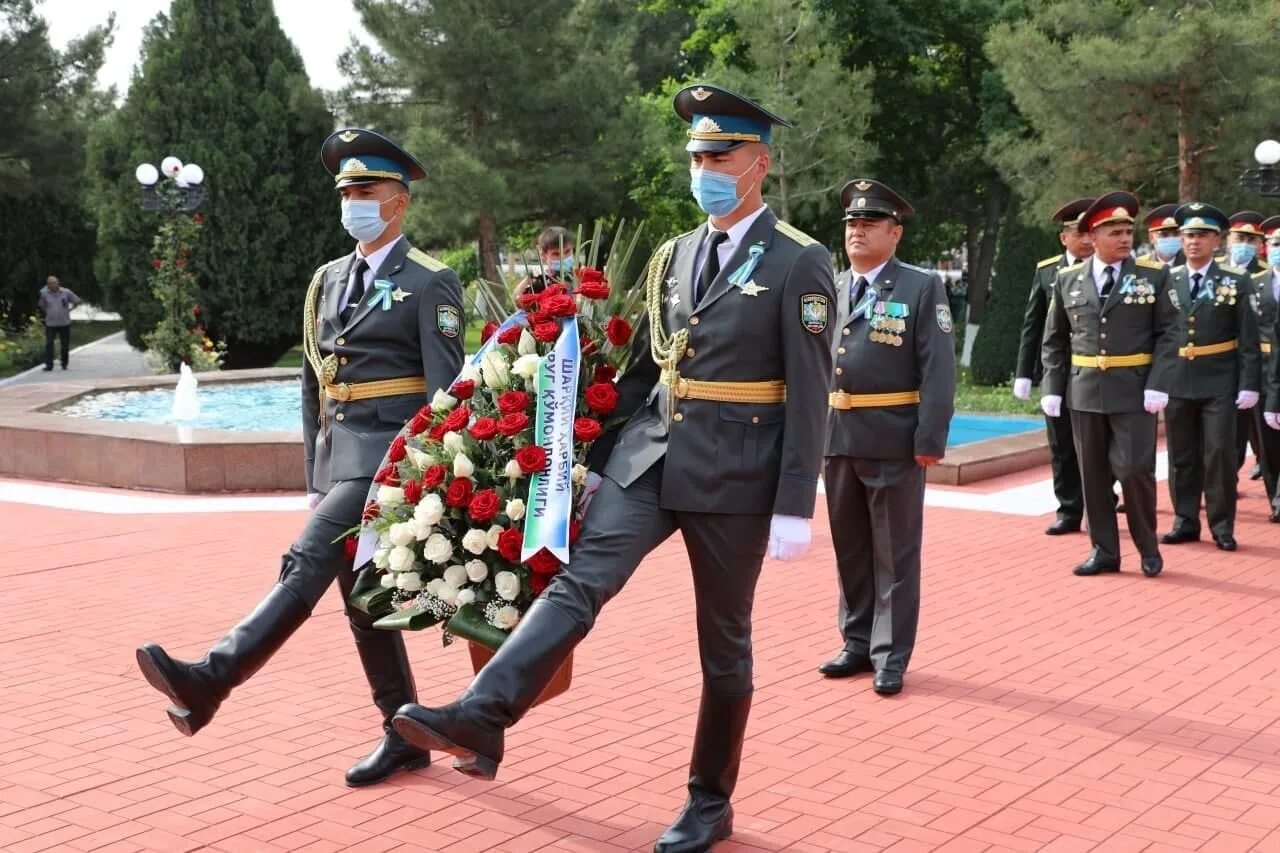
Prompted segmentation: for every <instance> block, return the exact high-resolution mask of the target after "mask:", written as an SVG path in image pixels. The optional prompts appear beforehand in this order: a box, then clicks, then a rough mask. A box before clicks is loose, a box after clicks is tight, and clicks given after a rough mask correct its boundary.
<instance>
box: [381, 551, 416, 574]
mask: <svg viewBox="0 0 1280 853" xmlns="http://www.w3.org/2000/svg"><path fill="white" fill-rule="evenodd" d="M387 567H388V568H389V569H391V571H393V572H407V571H409V570H410V569H412V568H413V549H412V548H406V547H405V546H403V545H397V546H396V547H394V548H392V549H391V553H390V554H389V555H387Z"/></svg>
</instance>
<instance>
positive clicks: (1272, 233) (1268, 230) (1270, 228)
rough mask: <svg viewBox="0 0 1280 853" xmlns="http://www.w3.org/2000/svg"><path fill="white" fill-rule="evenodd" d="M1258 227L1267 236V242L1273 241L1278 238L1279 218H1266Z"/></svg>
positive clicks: (1279, 232)
mask: <svg viewBox="0 0 1280 853" xmlns="http://www.w3.org/2000/svg"><path fill="white" fill-rule="evenodd" d="M1258 227H1259V228H1261V229H1262V233H1263V234H1266V235H1267V239H1268V240H1274V239H1276V238H1278V237H1280V216H1268V217H1267V218H1266V219H1264V220H1262V222H1261V223H1260V224H1259V225H1258Z"/></svg>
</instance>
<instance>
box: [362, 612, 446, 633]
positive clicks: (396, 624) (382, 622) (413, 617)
mask: <svg viewBox="0 0 1280 853" xmlns="http://www.w3.org/2000/svg"><path fill="white" fill-rule="evenodd" d="M439 621H440V617H439V616H436V615H435V614H434V613H428V612H427V611H425V610H421V609H419V608H417V607H406V608H404V609H403V610H397V611H395V612H394V613H392V614H391V615H389V616H383V617H382V618H381V619H379V620H378V621H377V622H374V623H373V627H375V628H381V629H382V630H384V631H421V630H422V629H424V628H430V627H431V626H432V625H435V624H436V623H438V622H439Z"/></svg>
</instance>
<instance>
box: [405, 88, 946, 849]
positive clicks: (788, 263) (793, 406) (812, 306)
mask: <svg viewBox="0 0 1280 853" xmlns="http://www.w3.org/2000/svg"><path fill="white" fill-rule="evenodd" d="M675 109H676V112H677V114H679V116H680V117H681V118H682V119H684V120H685V121H686V122H688V123H689V125H690V127H689V131H688V136H689V143H688V145H687V146H686V148H687V150H688V151H689V152H690V189H691V191H692V193H693V197H694V198H695V199H696V200H697V202H698V204H699V205H700V206H701V207H702V209H703V210H704V211H706V212H707V214H708V215H709V219H708V221H707V222H706V223H705V224H704V225H702V226H700V227H699V228H698V229H697V230H695V231H693V232H690V233H687V234H683V235H681V236H679V237H676V238H675V239H673V240H670V241H668V242H666V243H664V244H663V245H662V246H661V247H660V248H659V249H658V251H657V252H656V253H655V254H654V256H653V258H652V259H651V260H650V262H649V266H648V273H647V279H646V288H647V297H648V299H647V305H648V311H649V313H648V316H647V318H646V319H645V320H644V321H643V322H642V323H641V324H640V327H639V329H638V330H637V335H636V340H635V344H634V348H633V350H632V358H631V363H630V365H629V367H628V369H627V371H626V372H625V373H624V374H623V376H622V377H621V379H620V380H619V382H618V392H619V397H620V400H619V405H618V413H620V414H622V415H624V416H625V417H626V421H625V424H624V425H623V426H622V427H621V429H620V431H619V432H618V433H616V443H614V444H612V445H611V444H610V443H609V442H604V443H602V444H600V445H599V446H598V447H597V448H596V449H597V450H598V451H599V456H597V457H596V459H595V460H594V464H593V467H596V468H597V469H602V470H603V474H604V478H603V481H602V483H601V484H600V486H599V489H598V491H596V492H595V493H594V495H593V497H592V500H591V504H590V510H589V511H588V512H587V514H586V517H585V520H584V524H583V530H582V534H581V538H580V539H579V540H578V543H577V545H576V546H575V548H574V550H573V552H572V555H571V557H572V559H571V562H570V563H569V564H568V565H566V566H565V567H564V569H563V570H562V572H561V573H560V574H558V575H556V577H555V579H554V580H553V581H552V582H551V585H550V586H549V587H548V588H547V590H546V591H545V592H544V593H543V595H542V596H541V597H540V598H539V599H538V600H537V601H535V602H534V603H533V605H532V606H531V607H530V608H529V610H528V612H527V613H526V614H525V616H524V618H523V619H522V620H521V622H520V624H519V625H518V626H517V627H516V629H515V631H514V632H513V633H512V635H511V637H510V638H509V639H508V640H507V642H506V643H505V644H503V646H502V648H501V649H500V650H499V651H498V653H497V654H496V655H495V656H494V657H493V659H492V660H491V661H490V662H489V663H488V664H487V665H486V666H485V667H484V669H483V670H482V671H481V672H480V674H479V675H477V676H476V678H475V680H474V681H473V682H472V683H471V686H470V687H469V688H468V689H467V690H466V692H464V693H463V694H462V696H461V697H460V699H459V700H458V701H456V702H454V703H452V704H449V705H446V706H444V707H441V708H424V707H421V706H418V705H407V706H406V707H404V708H402V709H401V710H400V712H399V714H397V715H396V726H397V730H398V731H400V732H401V733H402V734H403V735H404V736H405V737H406V738H408V739H409V740H410V741H411V742H412V743H414V744H416V745H417V746H419V747H420V748H422V749H442V750H445V751H446V752H451V753H453V754H454V755H457V756H459V757H460V758H461V760H462V763H463V767H462V769H463V770H464V772H468V773H472V774H474V775H477V776H482V777H484V778H493V776H494V774H495V773H496V772H497V767H498V764H499V762H500V761H501V760H502V757H503V735H504V731H505V729H506V728H507V727H509V726H511V725H513V724H514V723H515V722H516V721H517V720H519V719H520V718H521V716H523V715H524V713H525V712H526V711H527V710H528V709H529V707H530V705H531V704H532V703H533V701H534V699H535V698H536V697H537V696H538V694H539V693H541V691H542V689H543V687H544V686H545V685H546V684H547V683H548V681H549V679H550V678H551V677H552V675H553V674H554V673H555V672H556V670H557V668H558V667H559V666H560V664H561V662H562V661H563V660H564V659H565V657H566V656H567V655H568V654H569V652H570V651H571V650H572V649H573V647H574V646H576V645H577V644H578V642H579V641H580V640H581V639H582V638H583V637H584V636H585V635H586V634H587V632H588V631H589V630H590V629H591V627H592V625H593V624H594V623H595V619H596V616H597V614H598V613H599V612H600V609H601V608H602V607H603V606H604V605H605V603H606V602H607V601H609V599H610V598H612V597H613V596H614V595H615V594H616V593H617V592H618V591H619V590H620V589H621V588H622V586H623V584H624V583H625V582H626V581H627V579H628V578H629V577H631V574H632V572H634V571H635V569H636V566H637V565H639V563H640V561H641V560H643V559H644V557H645V555H646V554H648V553H649V552H650V551H652V550H653V549H654V548H655V547H657V546H658V545H659V544H660V543H661V542H663V541H664V540H666V539H667V537H669V536H671V535H672V534H673V533H675V532H676V531H679V532H680V533H681V535H682V537H683V539H684V542H685V546H686V548H687V550H688V553H689V561H690V565H691V567H692V570H693V587H694V595H695V598H696V610H697V628H698V647H699V651H700V655H701V661H702V699H701V705H700V707H699V710H698V723H697V729H696V732H695V734H694V742H693V756H692V760H691V762H690V774H689V786H688V790H689V795H688V800H687V802H686V804H685V808H684V810H683V811H682V812H681V814H680V816H679V817H677V818H676V821H675V823H674V824H672V826H671V827H670V828H668V829H667V830H666V831H665V832H664V833H663V834H662V836H661V838H659V839H658V842H657V844H656V846H655V848H654V849H655V850H657V851H692V850H706V849H708V848H709V847H710V846H711V845H712V844H713V843H714V842H716V841H718V840H720V839H723V838H726V837H728V836H729V834H730V833H731V832H732V829H733V808H732V806H731V805H730V797H731V795H732V794H733V790H734V786H735V784H736V782H737V777H738V766H739V762H740V759H741V755H742V744H743V737H744V734H745V730H746V725H747V716H748V712H749V710H750V707H751V695H752V689H753V684H752V664H751V604H752V600H753V598H754V596H755V587H756V580H757V578H758V577H759V574H760V567H761V562H762V560H763V559H764V557H765V554H766V553H768V554H769V555H771V556H774V557H777V558H780V559H796V558H798V557H800V556H801V555H802V554H803V553H804V552H805V550H806V549H807V548H808V545H809V540H810V531H809V518H810V517H811V516H812V514H813V507H814V502H815V499H816V491H817V485H818V471H819V468H820V465H821V461H822V434H823V426H824V421H823V419H824V417H825V412H826V400H827V383H828V381H829V379H830V376H831V334H832V332H831V328H832V327H831V324H832V321H833V317H832V316H831V313H830V312H831V304H832V300H833V299H834V295H835V294H834V289H833V283H832V272H831V259H830V255H829V254H828V252H827V250H826V249H824V248H823V247H822V246H820V245H818V244H817V243H816V242H815V241H814V240H813V239H812V238H810V237H808V236H806V235H804V234H803V233H801V232H800V231H797V230H796V229H795V228H793V227H792V226H790V225H788V224H786V223H785V222H782V221H780V220H779V219H778V218H777V217H776V216H775V215H774V214H773V212H772V211H771V210H769V208H768V207H767V206H765V204H764V202H763V199H762V196H761V186H762V184H763V182H764V180H765V178H766V176H767V175H768V173H769V168H770V165H771V149H770V146H769V143H770V136H771V132H772V127H773V126H775V125H783V126H789V124H790V123H789V122H787V121H785V120H784V119H781V118H779V117H778V116H775V115H773V114H772V113H770V112H768V111H767V110H765V109H764V108H763V107H761V106H759V105H758V104H756V103H754V102H752V101H750V100H748V99H746V98H744V97H741V96H739V95H737V94H734V93H733V92H730V91H727V90H725V89H722V88H720V87H718V86H712V85H710V84H706V83H702V84H697V85H692V86H687V87H685V88H684V89H681V90H680V92H679V93H677V95H676V98H675ZM944 304H945V303H944ZM610 447H611V448H612V452H611V453H610V452H609V450H610ZM605 454H607V460H604V459H601V458H600V456H604V455H605Z"/></svg>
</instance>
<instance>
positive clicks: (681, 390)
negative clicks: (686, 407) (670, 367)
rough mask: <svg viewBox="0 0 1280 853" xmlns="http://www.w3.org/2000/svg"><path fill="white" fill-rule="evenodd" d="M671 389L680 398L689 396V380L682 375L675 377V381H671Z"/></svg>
mask: <svg viewBox="0 0 1280 853" xmlns="http://www.w3.org/2000/svg"><path fill="white" fill-rule="evenodd" d="M671 391H672V393H673V394H675V395H676V397H677V398H678V399H680V400H683V399H685V398H686V397H688V396H689V380H688V379H685V378H684V377H683V376H678V377H676V381H675V382H673V383H671Z"/></svg>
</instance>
